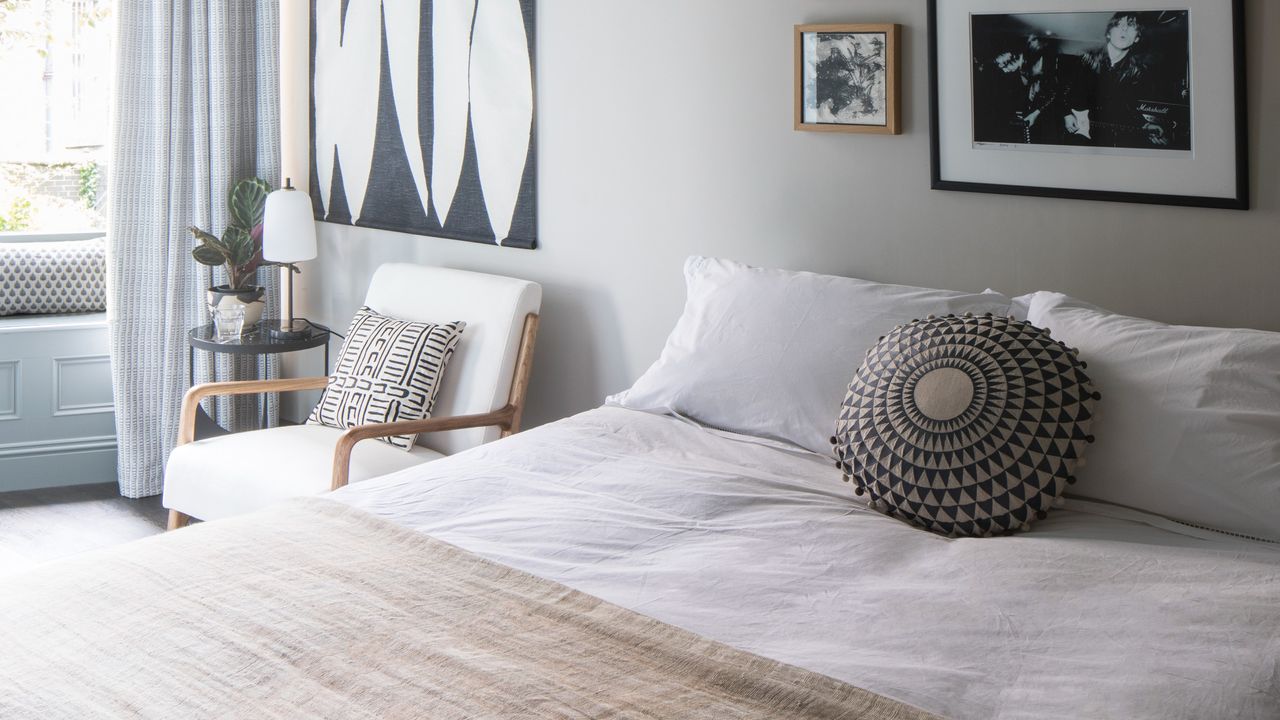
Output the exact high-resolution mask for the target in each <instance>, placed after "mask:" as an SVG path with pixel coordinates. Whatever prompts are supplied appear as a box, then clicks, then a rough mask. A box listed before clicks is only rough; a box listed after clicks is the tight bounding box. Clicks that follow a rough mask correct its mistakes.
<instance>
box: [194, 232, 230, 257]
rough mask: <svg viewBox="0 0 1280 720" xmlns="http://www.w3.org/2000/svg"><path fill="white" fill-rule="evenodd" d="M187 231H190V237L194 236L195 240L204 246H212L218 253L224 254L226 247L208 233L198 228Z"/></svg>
mask: <svg viewBox="0 0 1280 720" xmlns="http://www.w3.org/2000/svg"><path fill="white" fill-rule="evenodd" d="M187 229H188V230H190V231H191V234H192V235H195V236H196V239H197V240H199V241H200V242H202V243H204V244H205V245H209V246H212V247H213V248H214V249H215V250H218V251H220V252H224V253H225V252H226V250H227V246H226V245H224V244H222V241H221V240H219V239H218V238H216V237H214V236H213V235H210V234H209V233H207V232H205V231H203V230H201V229H200V228H198V227H190V228H187Z"/></svg>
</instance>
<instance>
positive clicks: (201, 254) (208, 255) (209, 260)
mask: <svg viewBox="0 0 1280 720" xmlns="http://www.w3.org/2000/svg"><path fill="white" fill-rule="evenodd" d="M191 256H192V257H194V258H195V259H196V262H198V263H200V264H201V265H212V266H214V267H217V266H218V265H221V264H223V263H225V262H226V261H227V256H226V255H223V254H222V253H221V252H219V251H218V250H217V249H215V248H214V247H212V246H210V245H197V246H196V248H195V249H194V250H192V251H191Z"/></svg>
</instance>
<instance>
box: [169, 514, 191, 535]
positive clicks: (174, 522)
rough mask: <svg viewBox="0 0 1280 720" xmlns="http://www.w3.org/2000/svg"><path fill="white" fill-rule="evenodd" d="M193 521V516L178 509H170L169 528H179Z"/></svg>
mask: <svg viewBox="0 0 1280 720" xmlns="http://www.w3.org/2000/svg"><path fill="white" fill-rule="evenodd" d="M190 522H191V516H190V515H187V514H186V513H180V512H178V511H177V510H170V511H169V528H168V529H169V530H177V529H178V528H183V527H186V526H187V525H188V524H189V523H190Z"/></svg>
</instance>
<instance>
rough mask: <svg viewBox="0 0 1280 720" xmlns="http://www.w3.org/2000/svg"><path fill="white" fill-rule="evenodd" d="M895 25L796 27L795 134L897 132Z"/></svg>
mask: <svg viewBox="0 0 1280 720" xmlns="http://www.w3.org/2000/svg"><path fill="white" fill-rule="evenodd" d="M900 34H901V28H900V27H899V26H898V25H797V26H796V27H795V41H796V58H795V62H796V101H795V128H796V130H820V131H826V132H860V133H888V134H893V135H896V134H898V133H899V132H901V126H900V124H899V120H898V39H899V36H900Z"/></svg>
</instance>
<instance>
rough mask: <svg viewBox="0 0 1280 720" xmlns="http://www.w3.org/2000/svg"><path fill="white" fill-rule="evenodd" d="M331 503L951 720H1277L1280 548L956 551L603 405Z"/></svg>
mask: <svg viewBox="0 0 1280 720" xmlns="http://www.w3.org/2000/svg"><path fill="white" fill-rule="evenodd" d="M333 498H334V499H335V500H340V501H342V502H344V503H348V504H350V505H352V506H354V507H358V508H360V509H363V510H366V511H368V512H371V513H374V514H376V515H379V516H382V517H385V518H387V519H389V520H391V521H393V522H395V523H397V524H400V525H403V526H405V527H410V528H413V529H415V530H418V531H421V532H424V533H428V534H430V535H432V536H434V537H437V538H440V539H443V540H446V541H448V542H450V543H452V544H455V545H457V546H458V547H461V548H464V549H467V550H470V551H472V552H474V553H477V554H479V555H481V556H484V557H487V558H490V559H492V560H496V561H498V562H500V563H502V564H504V565H509V566H511V567H514V568H519V569H522V570H525V571H528V572H530V573H533V574H536V575H539V576H542V577H546V578H550V579H553V580H556V581H557V582H560V583H563V584H565V585H567V586H569V587H571V588H574V589H577V590H581V591H583V592H585V593H588V594H590V595H593V596H596V597H600V598H602V599H604V600H607V601H609V602H612V603H616V604H618V605H621V606H622V607H626V608H629V609H633V610H636V611H638V612H641V613H643V614H645V615H647V616H649V617H653V618H655V619H658V620H661V621H663V622H666V623H670V624H672V625H676V626H678V627H681V628H685V629H688V630H691V631H693V632H695V633H698V634H699V635H703V636H706V637H708V638H711V639H714V640H719V641H721V642H724V643H727V644H729V645H732V646H734V647H737V648H741V649H745V650H749V651H750V652H753V653H756V654H759V655H763V656H765V657H769V658H773V659H777V660H781V661H783V662H786V663H788V664H792V665H796V666H799V667H803V668H806V669H810V670H814V671H816V672H819V673H821V674H823V675H827V676H830V677H832V678H835V679H838V680H843V681H845V682H848V683H851V684H854V685H857V686H859V687H863V688H866V689H868V690H871V691H872V692H876V693H879V694H882V695H886V696H889V697H892V698H895V699H899V700H902V701H905V702H907V703H909V704H911V705H914V706H917V707H920V708H923V709H925V710H928V711H931V712H934V713H937V714H939V715H942V716H945V717H953V718H1064V717H1090V718H1101V717H1116V718H1140V717H1151V718H1213V717H1254V718H1274V717H1280V684H1277V683H1278V679H1280V678H1278V677H1277V672H1280V671H1278V669H1277V659H1280V636H1278V635H1277V630H1278V629H1280V602H1277V599H1280V552H1277V548H1274V547H1268V546H1265V545H1263V544H1261V543H1257V542H1253V541H1248V540H1241V539H1235V538H1230V537H1226V536H1221V535H1215V534H1213V533H1207V532H1203V531H1196V530H1194V529H1187V530H1182V529H1181V528H1179V527H1178V526H1176V525H1174V524H1172V523H1168V522H1167V521H1162V520H1160V519H1159V518H1156V517H1153V516H1145V515H1143V514H1141V513H1136V512H1132V511H1125V510H1120V509H1115V508H1112V507H1110V506H1105V505H1100V504H1096V503H1086V502H1076V503H1072V504H1070V505H1069V506H1068V507H1067V508H1065V509H1064V510H1063V511H1061V512H1057V513H1054V514H1052V515H1051V516H1050V518H1049V519H1048V520H1047V521H1045V522H1044V523H1042V524H1040V525H1037V527H1036V528H1035V530H1034V532H1031V533H1026V534H1025V535H1021V536H1016V537H1011V538H996V539H948V538H942V537H939V536H936V535H933V534H929V533H924V532H921V531H919V530H917V529H915V528H912V527H910V526H907V525H905V524H903V523H901V522H899V521H897V520H894V519H891V518H888V517H885V516H883V515H881V514H880V513H876V512H873V511H870V510H867V509H866V508H865V507H864V506H862V505H858V504H854V503H851V502H850V500H849V496H848V490H847V488H846V487H845V486H844V485H843V484H842V483H841V482H840V474H839V472H838V471H837V470H836V469H835V468H834V467H832V466H831V464H830V463H829V462H827V461H826V458H824V457H822V456H818V455H814V454H809V453H804V452H800V451H796V450H794V449H792V448H789V447H786V446H782V445H779V444H774V443H768V442H762V441H760V440H758V439H757V438H754V437H751V436H744V435H734V434H728V433H722V432H717V431H712V430H708V429H706V428H703V427H700V426H697V425H694V424H691V423H687V422H684V421H681V420H679V419H675V418H670V417H662V416H656V415H651V414H646V413H640V412H636V411H632V410H627V409H622V408H611V407H606V408H601V409H598V410H593V411H590V412H587V413H585V414H582V415H579V416H577V417H574V418H570V419H568V420H564V421H561V422H559V423H555V424H553V425H550V426H546V427H543V428H539V429H536V430H532V431H529V432H526V433H523V434H522V435H520V436H517V437H513V438H511V439H510V440H508V441H506V442H504V443H502V444H500V445H490V446H486V447H482V448H479V449H477V450H475V451H472V452H471V453H469V454H468V455H467V456H465V457H457V458H450V459H448V460H443V461H439V462H435V463H430V464H428V465H424V466H422V467H421V468H419V469H414V470H409V471H405V472H401V473H398V474H395V475H391V476H387V477H384V478H380V479H378V480H376V481H373V482H369V483H363V484H360V485H355V486H351V487H349V488H346V489H344V490H342V491H340V492H338V493H336V494H335V495H334V496H333Z"/></svg>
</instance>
